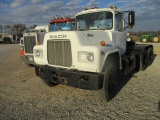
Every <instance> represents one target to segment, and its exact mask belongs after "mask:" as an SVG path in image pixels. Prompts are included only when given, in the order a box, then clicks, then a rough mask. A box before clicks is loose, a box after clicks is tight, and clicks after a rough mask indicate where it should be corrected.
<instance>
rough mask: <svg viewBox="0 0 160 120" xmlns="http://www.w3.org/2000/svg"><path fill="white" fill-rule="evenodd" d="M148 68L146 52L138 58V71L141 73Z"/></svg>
mask: <svg viewBox="0 0 160 120" xmlns="http://www.w3.org/2000/svg"><path fill="white" fill-rule="evenodd" d="M147 67H148V53H147V51H146V50H144V51H143V54H142V55H141V56H140V70H141V71H143V70H145V69H146V68H147Z"/></svg>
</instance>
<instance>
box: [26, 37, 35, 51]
mask: <svg viewBox="0 0 160 120" xmlns="http://www.w3.org/2000/svg"><path fill="white" fill-rule="evenodd" d="M35 45H36V37H35V36H24V47H25V48H24V49H25V53H33V47H34V46H35Z"/></svg>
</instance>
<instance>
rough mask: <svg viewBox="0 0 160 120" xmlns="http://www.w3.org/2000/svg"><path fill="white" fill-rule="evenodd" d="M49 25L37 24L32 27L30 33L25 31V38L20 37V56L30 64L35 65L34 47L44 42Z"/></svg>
mask: <svg viewBox="0 0 160 120" xmlns="http://www.w3.org/2000/svg"><path fill="white" fill-rule="evenodd" d="M48 28H49V27H48V25H45V26H37V27H35V29H31V30H30V31H29V33H24V34H23V38H21V39H20V46H21V50H20V58H21V60H22V61H23V62H24V63H26V64H28V65H34V64H35V62H34V59H33V47H34V46H35V45H39V44H42V43H43V39H44V35H45V33H46V32H48Z"/></svg>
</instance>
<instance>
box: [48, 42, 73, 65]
mask: <svg viewBox="0 0 160 120" xmlns="http://www.w3.org/2000/svg"><path fill="white" fill-rule="evenodd" d="M47 57H48V63H49V64H51V65H58V66H64V67H70V66H71V65H72V53H71V43H70V41H69V40H49V41H47Z"/></svg>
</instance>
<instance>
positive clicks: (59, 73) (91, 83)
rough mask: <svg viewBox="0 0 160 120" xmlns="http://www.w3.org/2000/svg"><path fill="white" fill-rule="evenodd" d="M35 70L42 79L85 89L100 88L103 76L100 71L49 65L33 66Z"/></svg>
mask: <svg viewBox="0 0 160 120" xmlns="http://www.w3.org/2000/svg"><path fill="white" fill-rule="evenodd" d="M35 72H36V75H37V76H39V77H41V78H42V79H47V80H49V81H53V82H54V83H58V84H64V85H67V86H72V87H76V88H80V89H86V90H97V89H101V88H102V85H103V78H104V75H103V74H102V73H88V72H82V71H77V70H63V69H56V68H53V67H49V66H35Z"/></svg>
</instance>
